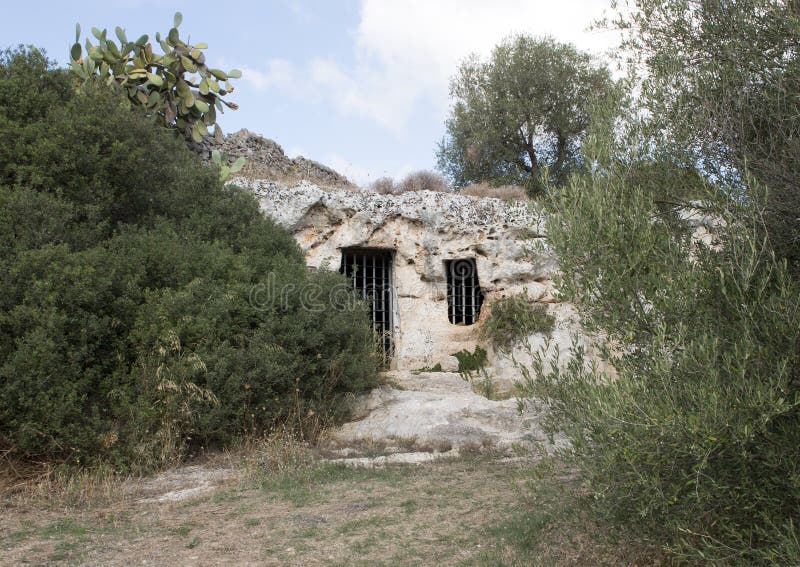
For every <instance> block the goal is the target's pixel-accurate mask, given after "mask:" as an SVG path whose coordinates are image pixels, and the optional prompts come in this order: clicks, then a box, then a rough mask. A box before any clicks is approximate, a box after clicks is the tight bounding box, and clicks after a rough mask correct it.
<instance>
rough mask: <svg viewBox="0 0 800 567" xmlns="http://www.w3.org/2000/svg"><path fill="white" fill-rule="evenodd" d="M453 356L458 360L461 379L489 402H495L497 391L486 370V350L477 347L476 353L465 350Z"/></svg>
mask: <svg viewBox="0 0 800 567" xmlns="http://www.w3.org/2000/svg"><path fill="white" fill-rule="evenodd" d="M453 356H455V357H456V360H458V373H459V374H460V375H461V378H463V379H464V380H465V381H467V382H469V383H470V385H471V386H472V389H473V391H475V392H476V393H478V394H481V395H482V396H484V397H486V398H487V399H489V400H493V399H494V398H495V395H496V394H497V391H496V388H495V385H494V381H493V380H492V378H491V377H490V376H489V372H487V370H486V363H487V362H488V358H487V356H486V350H484V349H483V348H481V347H480V346H476V347H475V351H474V352H469V351H468V350H466V349H464V350H460V351H458V352H454V353H453Z"/></svg>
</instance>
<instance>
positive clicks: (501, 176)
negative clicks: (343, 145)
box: [438, 35, 614, 193]
mask: <svg viewBox="0 0 800 567" xmlns="http://www.w3.org/2000/svg"><path fill="white" fill-rule="evenodd" d="M613 90H614V86H613V82H612V80H611V77H610V74H609V72H608V70H607V69H606V68H604V67H597V66H595V65H593V63H592V60H591V58H590V57H589V56H588V55H587V54H585V53H581V52H579V51H577V50H576V49H575V48H574V47H573V46H572V45H567V44H561V43H557V42H556V41H554V40H553V39H551V38H546V37H545V38H533V37H530V36H525V35H520V36H516V37H511V38H508V39H506V40H505V41H504V42H502V43H501V44H500V45H498V46H497V47H495V49H494V51H493V52H492V56H491V58H490V60H489V61H488V62H482V61H480V60H479V59H478V58H477V57H476V56H472V57H470V58H468V59H467V60H466V61H464V62H463V63H462V64H461V67H460V68H459V70H458V73H457V74H456V76H455V77H454V78H453V80H452V82H451V86H450V96H451V98H452V99H453V101H454V104H453V109H452V114H451V116H450V118H449V119H448V120H447V123H446V126H447V137H446V138H445V140H444V141H443V142H442V143H441V145H440V147H439V151H438V162H439V169H440V170H441V171H442V172H444V173H445V174H447V175H449V176H450V177H452V178H453V180H454V181H455V184H456V186H458V187H463V186H465V185H468V184H469V183H471V182H481V181H490V182H491V183H492V184H494V185H506V184H512V185H513V184H516V185H522V186H525V187H527V188H528V190H529V192H531V193H538V192H540V191H541V190H542V189H543V185H542V177H543V176H545V177H548V176H549V177H550V179H551V180H555V181H561V180H563V179H565V178H566V176H567V174H568V173H569V172H570V171H572V170H574V169H575V168H576V167H578V166H579V164H580V156H579V148H580V142H581V139H582V138H583V135H584V133H585V131H586V129H587V127H588V124H589V112H588V111H589V108H590V102H591V101H592V100H593V99H594V98H598V97H599V98H603V97H604V96H606V95H607V94H608V93H609V92H612V91H613Z"/></svg>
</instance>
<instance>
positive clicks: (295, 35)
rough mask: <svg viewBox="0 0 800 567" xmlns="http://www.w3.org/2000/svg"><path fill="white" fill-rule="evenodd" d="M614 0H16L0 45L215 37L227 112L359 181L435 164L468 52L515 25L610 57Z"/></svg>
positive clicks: (60, 50) (230, 118) (60, 57)
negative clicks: (595, 23)
mask: <svg viewBox="0 0 800 567" xmlns="http://www.w3.org/2000/svg"><path fill="white" fill-rule="evenodd" d="M609 4H610V3H609V1H607V0H559V1H558V2H553V0H494V1H486V0H427V1H426V0H394V1H391V0H335V1H334V0H331V1H327V2H326V1H323V0H298V1H290V0H270V1H263V2H242V1H238V0H223V1H217V2H208V3H207V2H197V1H195V2H181V1H174V2H171V1H167V0H127V1H122V0H103V1H94V0H82V1H81V2H63V1H58V2H32V3H25V2H7V3H6V5H5V6H4V7H3V17H2V18H0V38H2V43H0V47H3V48H4V47H11V46H15V45H17V44H20V43H22V44H32V45H35V46H37V47H42V48H44V49H46V50H47V53H48V55H49V56H50V58H52V59H55V60H56V61H57V62H58V63H59V64H61V65H64V64H65V63H66V61H67V53H68V50H69V46H70V45H71V43H72V42H73V41H74V28H75V23H76V22H79V23H80V24H81V26H82V28H83V30H84V35H83V38H85V34H86V33H88V32H89V30H90V28H91V27H92V26H94V27H98V28H101V29H102V28H108V30H109V32H112V31H113V29H114V27H115V26H118V25H119V26H121V27H123V28H125V30H126V31H127V34H128V37H138V36H139V35H141V34H143V33H147V34H150V35H151V36H153V35H154V34H155V32H157V31H160V32H161V33H162V34H166V32H167V31H168V30H169V27H171V25H172V15H173V14H174V13H175V12H176V11H180V12H182V14H183V23H182V24H181V27H180V30H181V36H182V37H185V36H187V35H188V36H190V38H191V40H193V41H195V42H205V43H208V44H209V49H208V50H207V51H206V54H207V55H206V56H207V58H208V61H209V63H210V64H211V65H212V66H215V67H222V68H224V69H231V68H234V67H235V68H239V69H241V70H242V71H243V72H244V76H243V77H242V78H241V79H239V80H237V81H234V86H235V87H236V90H235V92H234V93H232V94H231V95H229V98H230V100H232V101H234V102H236V103H238V104H239V106H240V108H239V110H237V111H236V112H233V111H228V112H226V113H225V115H224V116H222V117H221V118H220V120H219V122H220V125H221V126H222V128H223V130H224V131H225V132H235V131H236V130H239V129H240V128H247V129H248V130H251V131H253V132H256V133H258V134H261V135H263V136H265V137H268V138H272V139H273V140H275V141H277V142H278V143H279V144H281V145H282V146H283V149H284V151H286V153H287V154H288V155H290V156H295V155H304V156H306V157H308V158H311V159H314V160H317V161H320V162H322V163H325V164H327V165H330V166H332V167H334V168H335V169H337V170H338V171H340V172H342V173H344V174H346V175H348V177H350V178H351V179H352V180H354V181H356V182H357V183H360V184H367V183H369V182H370V181H372V180H374V179H377V178H378V177H382V176H386V175H388V176H393V177H401V176H402V175H404V174H406V173H408V172H410V171H415V170H419V169H432V168H434V166H435V151H436V144H437V143H438V141H439V140H441V138H442V136H443V135H444V120H445V118H446V116H447V111H448V104H449V101H448V81H449V78H450V76H452V75H453V73H454V72H455V70H456V68H457V67H458V64H459V62H460V61H461V60H463V59H464V57H466V56H467V55H468V54H470V53H473V52H474V53H478V54H480V55H482V56H486V55H487V54H488V53H489V52H490V51H491V48H492V46H494V45H495V44H497V43H498V42H499V41H500V40H502V39H503V38H504V37H506V36H508V35H510V34H512V33H520V32H524V33H531V34H534V35H542V34H550V35H552V36H554V37H555V38H556V39H559V40H561V41H569V42H572V43H574V44H576V45H577V46H578V47H579V48H581V49H584V50H587V51H591V52H593V53H595V54H597V55H598V56H602V55H603V54H604V53H605V52H606V51H607V50H608V49H609V48H611V47H612V46H614V45H615V44H616V42H617V38H616V35H615V34H613V33H611V32H602V31H600V32H598V31H591V32H590V31H587V29H586V28H587V27H588V25H589V24H590V23H591V21H592V20H593V19H596V18H598V17H600V16H602V14H603V12H604V10H608V9H609Z"/></svg>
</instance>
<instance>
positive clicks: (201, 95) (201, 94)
mask: <svg viewBox="0 0 800 567" xmlns="http://www.w3.org/2000/svg"><path fill="white" fill-rule="evenodd" d="M182 19H183V17H182V16H181V14H180V12H177V13H176V14H175V17H174V20H173V27H172V28H171V29H170V30H169V33H168V34H167V35H166V37H164V38H162V37H161V34H159V33H156V44H157V45H158V46H159V47H160V48H161V50H162V53H160V54H159V53H157V52H154V51H153V44H152V42H150V41H148V36H147V35H143V36H141V37H139V38H138V39H137V40H135V41H129V40H128V38H127V36H126V34H125V30H123V29H122V28H120V27H117V28H116V30H115V34H116V37H117V39H118V40H119V45H118V44H117V43H115V42H114V40H113V39H109V38H108V33H107V31H106V30H102V31H101V30H98V29H97V28H92V35H93V36H94V37H95V39H96V40H97V44H96V45H94V44H92V42H91V40H90V39H88V38H87V39H86V46H85V47H86V53H85V55H84V50H83V48H82V47H81V44H80V35H81V29H80V25H77V26H76V29H75V43H74V44H73V46H72V48H71V49H70V68H71V70H72V72H73V73H74V74H75V76H77V77H78V78H79V79H80V80H81V81H82V82H100V83H103V84H106V85H112V84H116V85H119V86H120V87H121V88H122V89H123V92H124V93H125V95H126V96H127V98H128V100H129V101H130V103H131V104H132V105H133V106H135V107H140V108H143V109H145V111H146V112H147V113H148V114H149V115H151V116H156V117H158V118H159V120H160V121H161V122H162V123H163V124H165V125H166V126H170V127H175V128H177V129H178V131H179V132H181V134H183V136H184V137H185V138H186V139H187V140H189V139H191V140H194V141H195V142H199V141H200V140H202V138H203V137H204V136H205V135H206V134H207V133H208V128H209V127H211V126H214V132H215V135H217V136H220V135H221V131H220V129H219V126H218V125H217V123H216V122H217V111H218V110H219V111H220V112H223V105H225V106H227V107H228V108H232V109H234V110H235V109H236V108H237V106H236V104H234V103H232V102H229V101H226V100H225V99H223V97H224V96H225V95H227V94H228V93H230V92H232V91H233V86H231V84H230V81H229V79H238V78H239V77H241V76H242V73H241V71H239V70H238V69H233V70H231V71H228V72H227V73H226V72H225V71H222V70H220V69H211V68H209V67H208V66H207V65H206V57H205V54H204V53H203V50H204V49H207V48H208V46H207V45H206V44H205V43H195V44H194V45H192V44H189V43H186V42H185V41H183V40H182V39H181V38H180V34H179V32H178V26H180V23H181V20H182Z"/></svg>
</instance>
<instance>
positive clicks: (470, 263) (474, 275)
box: [444, 258, 483, 325]
mask: <svg viewBox="0 0 800 567" xmlns="http://www.w3.org/2000/svg"><path fill="white" fill-rule="evenodd" d="M444 265H445V271H446V272H447V318H448V320H449V321H450V322H451V323H452V324H454V325H472V324H473V323H475V321H477V320H478V317H479V316H480V314H481V305H483V292H482V291H481V286H480V282H479V281H478V269H477V267H476V266H475V260H473V259H472V258H465V259H460V260H445V263H444Z"/></svg>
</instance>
